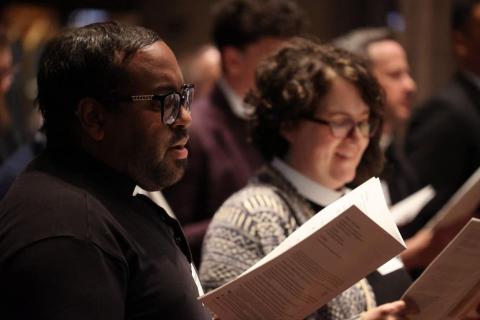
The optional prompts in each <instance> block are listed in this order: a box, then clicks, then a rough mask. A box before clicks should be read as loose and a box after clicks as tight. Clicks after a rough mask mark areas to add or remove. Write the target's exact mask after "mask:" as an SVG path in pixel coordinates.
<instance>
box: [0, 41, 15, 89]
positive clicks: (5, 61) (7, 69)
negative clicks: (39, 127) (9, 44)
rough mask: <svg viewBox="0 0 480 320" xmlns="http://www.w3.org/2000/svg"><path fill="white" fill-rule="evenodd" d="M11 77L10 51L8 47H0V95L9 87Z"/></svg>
mask: <svg viewBox="0 0 480 320" xmlns="http://www.w3.org/2000/svg"><path fill="white" fill-rule="evenodd" d="M12 79H13V67H12V53H11V52H10V50H9V49H0V96H2V95H4V94H5V93H6V92H7V91H8V90H9V89H10V86H11V85H12Z"/></svg>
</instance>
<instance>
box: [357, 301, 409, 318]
mask: <svg viewBox="0 0 480 320" xmlns="http://www.w3.org/2000/svg"><path fill="white" fill-rule="evenodd" d="M406 314H407V305H406V304H405V302H404V301H395V302H391V303H385V304H382V305H381V306H378V307H376V308H374V309H372V310H369V311H366V312H364V313H363V314H362V318H361V319H362V320H401V319H407V318H406Z"/></svg>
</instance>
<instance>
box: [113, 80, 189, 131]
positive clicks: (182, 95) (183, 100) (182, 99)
mask: <svg viewBox="0 0 480 320" xmlns="http://www.w3.org/2000/svg"><path fill="white" fill-rule="evenodd" d="M180 90H181V92H178V91H176V90H172V91H170V92H167V93H164V94H142V95H133V96H116V97H114V98H110V99H107V101H110V102H138V101H152V100H155V101H159V102H160V106H161V108H160V113H161V116H162V122H163V124H165V125H172V124H174V123H175V121H177V119H178V116H179V115H180V108H181V107H182V106H183V107H184V109H185V110H186V111H187V112H188V113H190V112H191V104H192V100H193V96H194V93H195V85H194V84H184V85H182V87H181V89H180ZM173 94H176V95H178V96H179V99H178V100H174V101H178V103H177V105H174V108H173V109H172V112H171V116H170V117H169V118H167V119H165V99H167V97H168V96H171V95H173Z"/></svg>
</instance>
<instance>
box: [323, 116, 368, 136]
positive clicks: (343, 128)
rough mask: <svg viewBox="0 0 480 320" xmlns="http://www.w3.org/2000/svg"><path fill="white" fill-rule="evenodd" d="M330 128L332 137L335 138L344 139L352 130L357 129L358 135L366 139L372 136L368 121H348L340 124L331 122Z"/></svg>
mask: <svg viewBox="0 0 480 320" xmlns="http://www.w3.org/2000/svg"><path fill="white" fill-rule="evenodd" d="M330 127H331V128H332V133H333V135H334V136H335V137H337V138H345V137H346V136H348V135H349V134H351V132H352V130H353V129H354V128H358V130H360V134H361V135H362V136H364V137H366V138H368V137H371V136H372V135H373V134H374V132H373V131H372V127H371V125H370V122H369V121H368V120H367V121H360V122H355V121H353V120H350V121H345V122H342V123H333V122H331V123H330Z"/></svg>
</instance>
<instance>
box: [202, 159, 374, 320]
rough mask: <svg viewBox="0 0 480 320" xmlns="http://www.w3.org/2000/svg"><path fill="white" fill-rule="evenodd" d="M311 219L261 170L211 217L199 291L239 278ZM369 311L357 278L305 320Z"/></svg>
mask: <svg viewBox="0 0 480 320" xmlns="http://www.w3.org/2000/svg"><path fill="white" fill-rule="evenodd" d="M314 214H315V212H314V211H313V209H312V208H311V207H310V205H309V203H308V202H307V200H305V199H304V198H303V197H302V196H301V195H300V194H299V193H298V192H297V191H296V190H295V188H294V187H293V186H292V185H291V184H290V183H289V182H288V181H287V180H286V179H285V178H284V177H283V175H282V174H281V173H280V172H278V171H277V170H276V169H274V168H273V167H271V166H265V167H263V168H262V169H261V170H260V171H259V172H258V173H257V174H256V175H255V176H254V177H253V178H252V179H251V180H250V182H249V184H248V185H247V186H246V187H245V188H243V189H242V190H240V191H238V192H237V193H235V194H233V195H232V196H231V197H230V198H229V199H227V201H225V203H224V204H223V205H222V206H221V207H220V209H218V211H217V212H216V213H215V216H214V218H213V220H212V222H211V224H210V226H209V228H208V231H207V234H206V236H205V240H204V243H203V251H202V263H201V267H200V280H201V282H202V284H203V286H204V288H205V289H206V290H207V291H209V290H212V289H214V288H216V287H219V286H221V285H222V284H224V283H226V282H228V281H230V280H232V279H234V278H235V277H237V276H238V275H240V274H241V273H242V272H243V271H245V270H246V269H248V268H249V267H251V266H252V265H253V264H255V263H256V262H257V261H258V260H260V259H261V258H262V257H263V256H265V255H266V254H268V253H269V252H270V251H272V250H273V249H274V248H275V247H276V246H278V245H279V244H280V242H282V241H283V240H284V239H285V238H286V237H288V235H290V234H291V233H292V232H293V231H295V229H297V228H298V227H299V226H300V225H302V224H303V223H305V222H306V221H307V220H308V219H309V218H311V217H312V216H313V215H314ZM352 267H353V266H352ZM374 306H375V297H374V295H373V292H372V290H371V288H370V286H369V285H368V282H367V281H366V280H365V279H363V280H361V281H360V282H358V283H357V284H355V285H354V286H353V287H351V288H349V289H348V290H346V291H344V292H343V293H342V294H340V295H339V296H337V297H336V298H334V299H333V300H332V301H331V302H329V303H328V304H327V305H326V306H324V307H322V308H321V309H320V310H318V311H317V312H316V313H315V314H313V315H311V316H310V317H308V319H322V320H346V319H358V318H359V315H360V313H362V312H364V311H366V310H367V309H370V308H372V307H374Z"/></svg>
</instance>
